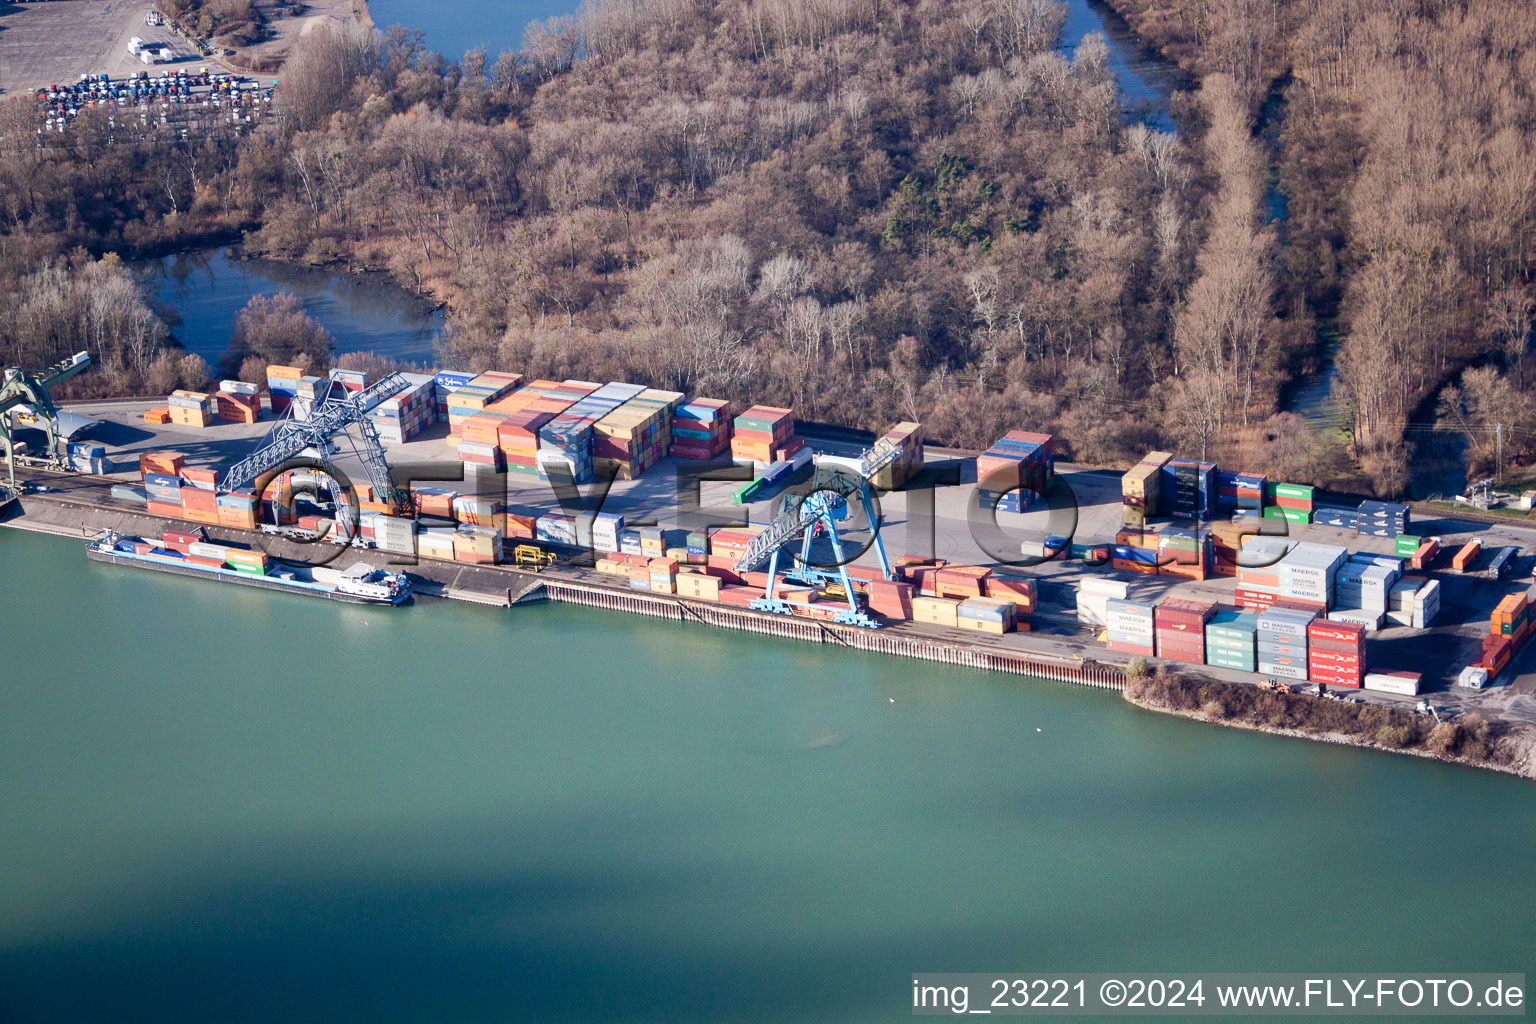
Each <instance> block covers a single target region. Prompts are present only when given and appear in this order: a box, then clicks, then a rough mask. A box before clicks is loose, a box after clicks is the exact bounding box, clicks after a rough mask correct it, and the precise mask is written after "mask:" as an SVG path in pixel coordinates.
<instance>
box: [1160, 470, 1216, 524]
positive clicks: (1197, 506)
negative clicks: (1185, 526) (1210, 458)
mask: <svg viewBox="0 0 1536 1024" xmlns="http://www.w3.org/2000/svg"><path fill="white" fill-rule="evenodd" d="M1161 473H1162V481H1161V483H1160V485H1159V486H1160V490H1161V491H1162V508H1163V511H1164V512H1165V513H1167V514H1168V515H1170V516H1174V517H1175V518H1178V519H1204V520H1211V519H1215V518H1216V490H1217V488H1216V466H1215V465H1214V464H1212V463H1209V462H1194V461H1192V460H1190V459H1170V460H1169V461H1168V464H1167V465H1165V466H1164V467H1163V468H1162V470H1161Z"/></svg>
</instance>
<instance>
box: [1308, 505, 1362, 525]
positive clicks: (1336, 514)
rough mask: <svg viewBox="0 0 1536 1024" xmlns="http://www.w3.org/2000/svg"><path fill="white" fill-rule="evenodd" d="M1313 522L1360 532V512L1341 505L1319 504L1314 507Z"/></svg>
mask: <svg viewBox="0 0 1536 1024" xmlns="http://www.w3.org/2000/svg"><path fill="white" fill-rule="evenodd" d="M1312 522H1313V524H1314V525H1316V526H1332V527H1336V528H1338V529H1341V530H1351V531H1355V532H1358V531H1359V529H1360V512H1359V510H1357V509H1352V508H1343V507H1341V506H1339V505H1318V506H1316V507H1315V508H1313V509H1312Z"/></svg>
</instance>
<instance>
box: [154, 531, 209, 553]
mask: <svg viewBox="0 0 1536 1024" xmlns="http://www.w3.org/2000/svg"><path fill="white" fill-rule="evenodd" d="M207 540H208V534H207V533H205V532H204V531H202V530H166V531H165V532H164V533H162V534H161V535H160V541H161V543H162V544H164V545H165V546H166V547H167V548H169V549H171V550H172V551H180V552H181V553H182V554H186V553H187V551H188V550H189V549H190V548H191V547H192V545H193V544H200V543H206V542H207Z"/></svg>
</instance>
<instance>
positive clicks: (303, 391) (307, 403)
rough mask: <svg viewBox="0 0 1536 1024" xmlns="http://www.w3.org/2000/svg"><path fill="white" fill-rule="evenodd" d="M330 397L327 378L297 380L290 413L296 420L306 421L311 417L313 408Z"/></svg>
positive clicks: (329, 382) (329, 386)
mask: <svg viewBox="0 0 1536 1024" xmlns="http://www.w3.org/2000/svg"><path fill="white" fill-rule="evenodd" d="M329 397H331V379H330V378H329V377H313V376H306V377H300V378H299V384H298V389H297V393H296V394H295V395H294V397H293V405H292V407H291V408H292V412H293V418H294V419H296V420H307V419H309V417H310V416H311V415H313V413H314V410H315V406H317V405H319V404H320V403H322V402H324V401H325V400H326V399H327V398H329Z"/></svg>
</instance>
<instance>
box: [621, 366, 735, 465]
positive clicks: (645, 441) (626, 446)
mask: <svg viewBox="0 0 1536 1024" xmlns="http://www.w3.org/2000/svg"><path fill="white" fill-rule="evenodd" d="M608 386H609V387H619V386H623V387H631V386H634V385H613V384H610V385H608ZM595 397H596V396H594V398H595ZM682 397H683V396H682V395H681V394H680V393H679V392H676V391H657V390H655V389H652V388H638V387H637V389H636V393H635V395H634V396H633V397H631V398H629V399H627V400H626V401H625V402H624V404H622V405H620V406H619V407H618V408H616V409H615V410H614V411H613V412H611V413H609V414H608V415H607V416H604V417H603V418H602V419H601V420H599V421H598V422H597V423H596V425H595V426H594V427H593V428H592V429H593V435H592V459H593V466H594V468H601V469H602V471H603V473H604V475H605V476H612V477H614V478H616V479H619V480H633V479H634V478H635V477H637V476H639V475H640V474H642V473H644V472H645V471H646V470H647V469H650V468H651V467H652V466H654V465H655V464H656V463H658V462H660V461H661V460H662V459H663V458H665V457H666V454H667V447H668V445H669V444H671V441H672V430H673V412H674V410H675V409H676V408H677V406H678V405H680V404H681V402H682ZM720 422H722V423H723V422H724V419H723V416H722V418H721V420H720Z"/></svg>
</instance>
